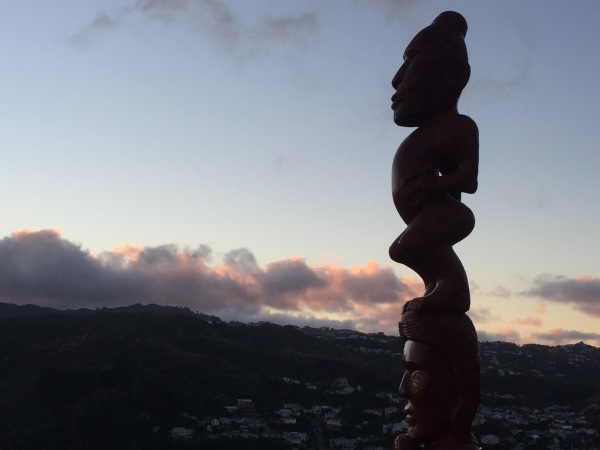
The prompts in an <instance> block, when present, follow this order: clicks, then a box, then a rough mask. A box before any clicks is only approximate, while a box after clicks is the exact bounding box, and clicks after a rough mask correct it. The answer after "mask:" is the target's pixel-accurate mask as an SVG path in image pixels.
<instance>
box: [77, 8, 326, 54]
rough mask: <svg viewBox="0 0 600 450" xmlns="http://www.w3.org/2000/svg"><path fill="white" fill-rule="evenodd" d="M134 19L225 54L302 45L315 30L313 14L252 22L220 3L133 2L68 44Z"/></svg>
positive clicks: (86, 28)
mask: <svg viewBox="0 0 600 450" xmlns="http://www.w3.org/2000/svg"><path fill="white" fill-rule="evenodd" d="M135 19H143V20H151V21H158V22H161V23H163V24H165V25H174V24H181V23H183V24H185V25H187V26H190V27H192V28H193V29H195V30H197V31H199V32H200V33H202V34H204V35H206V36H207V37H208V38H210V39H211V40H212V41H213V42H214V43H216V44H217V45H219V46H220V47H221V48H224V49H226V50H229V51H231V50H240V49H241V50H245V51H252V52H255V51H256V49H257V48H259V47H264V46H265V45H267V44H269V45H272V44H276V43H277V42H284V41H289V40H294V41H295V43H299V42H305V41H307V40H309V39H310V38H311V37H312V35H313V34H314V33H315V31H317V30H318V27H319V16H318V14H317V12H316V11H300V12H296V13H294V14H282V15H274V14H267V13H265V14H263V15H261V16H259V17H257V18H253V17H251V16H250V15H248V14H242V13H240V12H237V11H236V10H235V8H232V7H230V6H229V4H228V3H227V2H226V1H224V0H136V1H134V2H133V3H130V4H129V5H127V6H123V7H121V8H116V9H112V10H106V11H102V12H101V13H99V14H98V15H97V16H96V17H95V18H93V19H92V21H91V22H90V23H89V24H87V25H85V26H84V27H82V28H81V29H80V30H78V31H77V32H75V33H74V34H73V35H72V36H71V37H70V38H69V41H71V42H72V43H74V44H77V45H82V44H89V43H90V42H91V41H92V40H93V39H95V38H96V37H97V36H98V35H99V34H101V33H104V32H107V31H109V30H111V29H115V28H117V27H120V26H125V25H126V24H127V22H128V21H131V20H135Z"/></svg>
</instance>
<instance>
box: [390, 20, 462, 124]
mask: <svg viewBox="0 0 600 450" xmlns="http://www.w3.org/2000/svg"><path fill="white" fill-rule="evenodd" d="M437 39H440V37H439V36H437V35H436V33H435V32H434V31H432V30H431V29H428V28H426V29H424V30H423V31H421V32H420V33H419V34H417V35H416V36H415V38H414V39H413V40H412V41H411V43H410V44H409V45H408V47H406V51H405V52H404V63H403V64H402V66H401V67H400V69H399V70H398V72H397V73H396V76H394V78H393V80H392V86H393V88H394V89H395V90H396V93H395V94H394V96H393V97H392V110H393V111H394V122H395V123H396V124H397V125H400V126H405V127H414V126H419V125H420V124H421V123H423V122H424V121H426V120H427V119H429V118H432V117H434V116H436V115H437V114H440V113H441V112H443V111H445V110H448V109H451V108H453V107H455V106H456V102H457V101H458V95H460V94H458V95H457V93H456V92H455V91H454V90H453V89H450V88H449V86H448V85H447V83H446V77H447V72H448V63H447V62H444V58H443V57H442V56H443V55H441V54H440V51H439V50H438V49H437V46H436V40H437Z"/></svg>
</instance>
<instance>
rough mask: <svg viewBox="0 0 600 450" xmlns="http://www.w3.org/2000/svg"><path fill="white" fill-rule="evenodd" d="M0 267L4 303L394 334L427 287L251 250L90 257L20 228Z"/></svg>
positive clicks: (143, 251)
mask: <svg viewBox="0 0 600 450" xmlns="http://www.w3.org/2000/svg"><path fill="white" fill-rule="evenodd" d="M0 265H1V267H3V270H2V271H1V272H0V301H4V302H12V303H18V304H25V303H34V304H38V305H42V306H52V307H57V308H71V309H74V308H84V307H88V308H90V307H98V306H108V307H111V306H120V305H128V304H133V303H165V301H166V299H167V298H168V299H169V302H170V304H171V305H180V306H187V307H189V308H191V309H194V310H199V311H201V312H204V313H210V314H216V315H224V316H228V317H237V320H253V319H254V318H257V317H263V318H264V317H265V316H268V315H269V314H279V315H283V316H288V317H292V316H293V317H294V318H296V319H295V320H297V319H298V317H303V316H304V317H306V318H307V320H309V321H310V320H329V319H323V317H330V320H334V321H336V320H337V321H341V322H340V323H352V324H354V326H355V328H357V329H363V330H366V331H387V332H390V333H395V332H396V329H397V325H396V324H397V321H398V319H399V318H400V312H401V308H402V305H403V304H404V302H405V301H407V300H409V299H411V298H413V297H415V296H418V295H419V294H420V292H421V291H422V289H423V285H422V283H421V282H420V281H416V280H413V279H411V278H402V279H401V278H399V277H397V276H396V275H395V273H394V272H393V271H392V269H391V268H389V267H385V266H379V265H378V264H376V263H375V262H373V261H369V262H367V263H366V264H365V265H364V266H361V267H351V268H343V267H338V266H334V265H320V266H316V267H313V266H311V265H309V264H307V262H306V261H305V260H304V259H302V258H297V257H294V258H287V259H283V260H280V261H274V262H271V263H268V264H266V265H264V266H259V265H258V264H257V262H256V258H255V257H254V255H253V254H252V252H250V251H249V250H247V249H237V250H233V251H231V252H229V253H227V254H226V255H225V257H224V258H223V259H222V261H219V262H217V263H213V261H212V251H211V249H210V248H208V247H207V246H199V247H197V248H181V247H178V246H175V245H162V246H156V247H135V246H133V245H131V244H124V245H121V246H118V247H115V248H114V249H113V250H112V251H110V252H105V253H102V254H99V255H94V254H91V253H90V252H88V251H86V250H83V249H82V248H81V247H80V246H79V245H76V244H74V243H72V242H69V241H68V240H66V239H64V238H62V237H61V235H60V232H59V231H57V230H42V231H28V230H25V231H20V232H16V233H14V234H13V235H11V236H9V237H5V238H4V239H2V240H0ZM318 317H320V318H321V319H318ZM348 318H351V319H348ZM348 320H349V321H350V322H348Z"/></svg>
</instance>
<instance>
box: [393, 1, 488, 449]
mask: <svg viewBox="0 0 600 450" xmlns="http://www.w3.org/2000/svg"><path fill="white" fill-rule="evenodd" d="M466 33H467V22H466V21H465V19H464V18H463V17H462V16H461V15H460V14H458V13H456V12H452V11H447V12H444V13H442V14H440V15H439V16H438V17H437V18H436V19H435V20H434V21H433V23H432V24H431V25H430V26H428V27H426V28H425V29H423V30H421V31H420V32H419V33H418V34H417V35H416V36H415V37H414V38H413V40H412V41H411V42H410V44H408V47H406V50H405V52H404V63H403V64H402V66H401V67H400V69H399V70H398V72H397V73H396V75H395V76H394V79H393V80H392V86H393V87H394V89H395V91H396V92H395V94H394V95H393V97H392V110H393V111H394V122H395V123H396V124H397V125H400V126H405V127H417V128H416V130H415V131H413V132H412V133H411V134H410V135H409V136H408V137H407V138H406V139H405V140H404V141H403V142H402V144H401V145H400V147H399V148H398V151H397V152H396V155H395V157H394V162H393V167H392V196H393V200H394V205H395V207H396V210H397V211H398V213H399V215H400V217H401V218H402V220H403V221H404V222H405V223H406V225H407V227H406V229H405V230H404V231H403V232H402V234H400V236H399V237H398V238H397V239H396V240H394V242H393V243H392V245H391V247H390V250H389V252H390V257H391V258H392V259H393V260H394V261H396V262H398V263H401V264H404V265H406V266H408V267H410V268H411V269H413V270H414V271H415V272H416V273H417V274H419V276H420V277H421V278H422V279H423V282H424V285H425V290H424V293H423V295H422V296H420V297H417V298H415V299H412V300H410V301H408V302H407V303H406V304H405V305H404V308H403V312H402V317H401V320H400V324H399V327H400V334H401V336H402V338H403V339H404V340H405V348H404V356H403V363H404V366H405V374H404V377H403V379H402V381H401V384H400V394H401V395H402V396H404V397H406V398H407V400H408V402H407V405H406V408H405V411H406V413H407V422H408V425H409V429H408V432H407V433H406V434H404V435H401V436H398V437H397V439H396V441H395V444H394V449H395V450H407V449H418V448H426V449H432V450H433V449H436V450H441V449H444V450H472V449H478V448H479V447H478V445H477V441H476V440H475V438H474V437H473V435H472V433H471V422H472V420H473V417H474V415H475V412H476V411H477V407H478V404H479V354H478V345H477V334H476V332H475V328H474V327H473V324H472V322H471V320H470V319H469V318H468V316H466V315H465V312H466V311H468V310H469V307H470V301H471V300H470V293H469V285H468V280H467V275H466V273H465V270H464V268H463V265H462V263H461V262H460V260H459V259H458V256H457V255H456V253H455V252H454V250H453V248H452V246H453V245H454V244H456V243H457V242H459V241H461V240H462V239H464V238H465V237H467V236H468V235H469V234H470V233H471V231H472V230H473V227H474V225H475V218H474V216H473V213H472V212H471V210H470V209H469V208H468V207H467V206H466V205H465V204H464V203H462V202H461V194H462V193H469V194H472V193H474V192H475V191H476V190H477V172H478V164H479V136H478V130H477V125H475V122H473V120H471V119H470V118H469V117H467V116H464V115H462V114H459V113H458V110H457V103H458V99H459V97H460V95H461V92H462V90H463V89H464V87H465V86H466V84H467V82H468V81H469V76H470V73H471V69H470V66H469V62H468V56H467V49H466V46H465V36H466Z"/></svg>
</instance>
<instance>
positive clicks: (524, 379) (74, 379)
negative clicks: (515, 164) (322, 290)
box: [0, 303, 600, 450]
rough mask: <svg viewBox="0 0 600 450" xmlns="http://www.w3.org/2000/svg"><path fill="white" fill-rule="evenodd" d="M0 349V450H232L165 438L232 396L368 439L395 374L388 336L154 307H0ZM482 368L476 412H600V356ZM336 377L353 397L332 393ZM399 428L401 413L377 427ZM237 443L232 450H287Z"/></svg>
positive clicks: (497, 362) (559, 356)
mask: <svg viewBox="0 0 600 450" xmlns="http://www.w3.org/2000/svg"><path fill="white" fill-rule="evenodd" d="M0 342H1V343H2V345H1V346H0V449H15V450H16V449H39V448H44V449H61V450H66V449H79V448H86V449H121V448H123V449H138V448H139V449H168V448H215V449H216V448H233V447H231V445H232V444H231V442H230V441H225V444H223V443H222V442H221V441H219V442H220V443H218V442H217V441H214V442H213V441H211V444H210V445H211V446H208V447H207V446H206V445H205V446H204V447H203V446H201V445H200V447H198V445H199V444H198V442H197V441H194V443H193V444H191V443H190V444H185V443H182V442H177V441H173V440H172V439H171V438H170V437H169V436H168V435H167V433H166V432H165V430H169V429H171V428H172V427H176V426H182V425H185V424H186V420H187V419H183V417H184V413H185V414H187V415H190V416H194V417H196V418H198V420H200V421H203V420H204V419H214V418H219V417H222V416H226V415H227V412H226V410H225V408H224V407H225V406H232V405H233V406H235V405H236V404H237V399H251V400H252V402H253V405H254V410H253V414H255V415H256V416H257V417H261V418H273V417H275V415H274V411H276V410H279V409H281V408H282V407H283V405H284V404H285V403H295V404H300V405H301V406H303V407H305V408H310V407H312V406H313V405H322V404H325V405H330V406H338V407H341V408H343V410H344V411H345V412H344V414H345V416H344V423H348V424H351V423H356V424H358V425H360V424H364V423H366V422H365V420H366V421H368V426H367V425H362V426H365V427H368V429H369V433H370V434H371V433H381V429H382V426H381V425H382V423H383V422H382V420H383V419H377V420H376V421H375V422H373V420H372V418H370V417H365V416H363V415H361V411H364V410H365V409H370V408H373V407H375V408H382V407H384V406H386V405H388V406H389V403H385V402H389V400H381V399H379V398H378V397H377V396H376V394H377V393H380V392H387V393H390V394H391V393H394V392H395V391H396V390H397V386H398V383H399V380H400V379H401V376H402V368H401V363H400V356H399V355H400V354H401V352H402V342H401V341H400V339H399V338H396V337H390V336H384V335H383V334H382V333H378V334H368V335H367V334H364V333H360V332H357V331H352V330H334V329H331V328H320V329H316V328H308V327H305V328H302V329H301V328H298V327H294V326H279V325H274V324H270V323H260V324H250V325H245V324H241V323H225V322H223V321H221V320H220V319H219V318H217V317H214V316H209V315H203V314H199V313H195V312H193V311H190V310H189V309H186V308H178V307H165V306H160V305H145V306H144V305H140V304H136V305H132V306H128V307H122V308H112V309H108V308H102V309H98V310H89V309H80V310H67V311H60V310H56V309H52V308H41V307H38V306H35V305H26V306H17V305H9V304H2V303H0ZM481 362H482V404H486V405H488V406H492V407H494V406H500V407H502V408H504V409H510V408H515V409H517V408H522V407H528V408H545V407H549V406H551V405H555V404H557V405H570V406H571V407H573V408H579V409H580V410H582V409H583V408H585V407H586V406H588V405H592V404H593V403H594V402H595V403H600V349H597V348H594V347H591V346H588V345H585V344H583V343H579V344H575V345H571V346H558V347H548V346H542V345H524V346H517V345H515V344H510V343H503V342H490V343H482V344H481ZM284 377H285V378H286V379H291V380H293V382H292V383H289V382H288V383H286V382H283V381H282V380H283V378H284ZM339 377H345V378H347V380H348V383H349V384H350V385H351V386H354V387H358V386H359V385H360V387H361V390H360V391H356V392H355V393H354V394H353V395H351V396H335V395H330V394H328V393H327V392H328V390H330V389H333V388H332V387H331V386H332V384H333V381H334V380H336V379H337V378H339ZM307 383H309V384H310V385H311V386H312V388H313V389H308V388H307ZM373 401H374V402H375V403H373ZM398 406H400V407H401V406H402V405H398ZM590 411H596V410H595V409H592V410H590ZM401 419H402V417H401V411H400V412H398V416H397V417H395V418H390V419H386V420H388V421H389V420H391V421H400V420H401ZM594 420H596V419H594ZM182 421H183V422H182ZM377 421H379V422H377ZM309 425H310V424H307V423H304V424H303V426H304V427H306V428H310V426H309ZM194 426H197V427H200V428H198V429H204V430H206V425H205V424H204V425H202V426H200V425H198V424H195V425H194ZM599 426H600V425H599ZM157 430H158V431H157ZM356 430H357V428H356V427H354V426H353V427H352V428H348V429H347V430H345V431H344V433H345V434H348V435H352V433H361V432H359V431H356ZM492 431H493V430H492ZM488 432H490V431H488ZM362 433H363V434H364V433H365V431H362ZM227 442H230V443H229V444H227ZM240 442H241V443H240ZM240 442H237V443H236V444H235V448H236V450H238V449H243V448H262V449H263V450H266V449H268V448H287V447H285V446H282V444H281V443H279V444H273V443H270V444H269V443H268V442H266V441H260V443H259V444H256V443H255V442H258V441H255V440H247V439H246V440H245V441H244V440H242V441H240ZM311 442H312V443H314V442H319V441H317V440H315V439H312V440H311ZM186 445H189V446H186ZM194 445H196V446H195V447H194ZM228 445H229V446H228ZM252 445H255V446H254V447H253V446H252ZM256 445H258V447H256ZM311 445H312V444H311ZM386 445H387V444H386ZM389 446H391V443H390V444H389V445H388V447H389ZM306 448H313V447H310V446H309V447H306Z"/></svg>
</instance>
